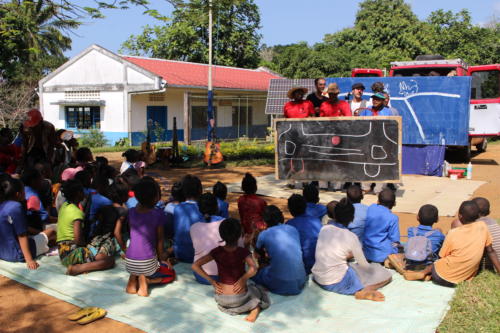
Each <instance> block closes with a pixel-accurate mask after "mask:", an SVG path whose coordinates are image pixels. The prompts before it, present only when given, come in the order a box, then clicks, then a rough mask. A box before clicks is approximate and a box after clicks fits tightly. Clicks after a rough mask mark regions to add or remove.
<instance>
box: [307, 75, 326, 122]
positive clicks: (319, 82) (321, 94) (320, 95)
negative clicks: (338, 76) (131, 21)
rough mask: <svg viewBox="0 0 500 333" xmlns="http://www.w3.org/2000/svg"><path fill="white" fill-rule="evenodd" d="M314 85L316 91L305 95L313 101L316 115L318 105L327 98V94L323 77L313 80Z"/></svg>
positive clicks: (317, 113)
mask: <svg viewBox="0 0 500 333" xmlns="http://www.w3.org/2000/svg"><path fill="white" fill-rule="evenodd" d="M314 86H315V87H316V91H315V92H312V93H310V94H309V95H307V98H306V99H307V100H308V101H311V103H313V105H314V112H315V115H316V117H318V116H319V107H320V106H321V104H323V102H324V101H326V100H327V99H328V94H327V93H326V91H325V87H326V80H325V79H324V78H317V79H315V80H314Z"/></svg>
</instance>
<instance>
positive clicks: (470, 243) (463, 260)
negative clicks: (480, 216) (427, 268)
mask: <svg viewBox="0 0 500 333" xmlns="http://www.w3.org/2000/svg"><path fill="white" fill-rule="evenodd" d="M489 245H491V235H490V232H489V231H488V227H487V226H486V224H485V223H484V222H482V221H476V222H472V223H470V224H464V225H462V226H460V227H458V228H456V229H451V230H450V231H449V232H448V235H446V238H445V240H444V243H443V246H442V247H441V251H439V256H440V257H441V259H439V260H437V261H436V262H435V263H434V268H435V270H436V272H437V273H438V275H439V276H440V277H442V278H443V279H445V280H446V281H449V282H452V283H459V282H462V281H465V280H470V279H472V278H473V277H474V276H475V275H476V274H477V270H478V268H479V263H480V262H481V258H482V257H483V253H484V248H485V247H487V246H489Z"/></svg>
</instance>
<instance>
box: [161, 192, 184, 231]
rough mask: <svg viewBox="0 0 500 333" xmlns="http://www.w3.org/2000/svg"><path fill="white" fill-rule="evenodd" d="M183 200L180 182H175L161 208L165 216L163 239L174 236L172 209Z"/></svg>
mask: <svg viewBox="0 0 500 333" xmlns="http://www.w3.org/2000/svg"><path fill="white" fill-rule="evenodd" d="M183 201H185V200H184V194H183V193H182V183H181V182H175V183H174V184H173V185H172V188H171V190H170V201H169V203H168V204H167V205H166V206H165V209H164V210H163V211H164V212H165V215H166V216H167V220H166V222H165V223H166V225H165V239H167V240H168V239H172V238H173V237H174V210H175V207H177V206H178V205H179V204H180V203H181V202H183Z"/></svg>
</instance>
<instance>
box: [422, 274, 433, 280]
mask: <svg viewBox="0 0 500 333" xmlns="http://www.w3.org/2000/svg"><path fill="white" fill-rule="evenodd" d="M430 280H432V276H431V275H426V276H425V278H424V281H430Z"/></svg>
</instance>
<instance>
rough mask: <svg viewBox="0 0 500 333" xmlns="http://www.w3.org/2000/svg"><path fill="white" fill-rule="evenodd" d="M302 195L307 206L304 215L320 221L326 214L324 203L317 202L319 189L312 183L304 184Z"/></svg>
mask: <svg viewBox="0 0 500 333" xmlns="http://www.w3.org/2000/svg"><path fill="white" fill-rule="evenodd" d="M302 195H303V196H304V198H305V199H306V202H307V208H306V215H308V216H313V217H316V218H318V219H319V220H320V221H321V220H322V219H323V216H325V215H326V207H325V205H322V204H319V203H318V202H319V191H318V187H317V186H315V185H314V184H308V185H306V186H304V189H303V190H302Z"/></svg>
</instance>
